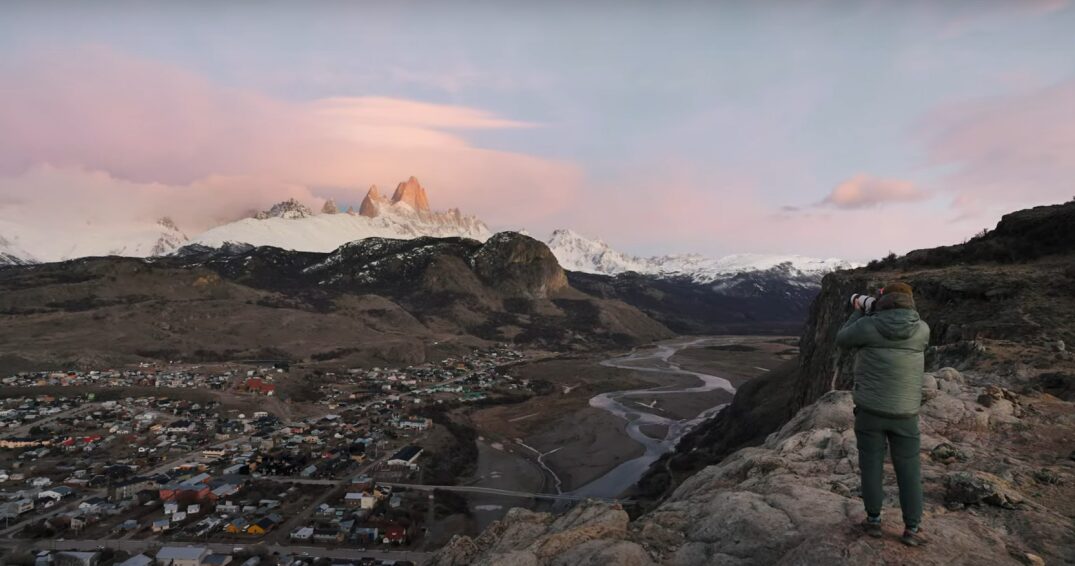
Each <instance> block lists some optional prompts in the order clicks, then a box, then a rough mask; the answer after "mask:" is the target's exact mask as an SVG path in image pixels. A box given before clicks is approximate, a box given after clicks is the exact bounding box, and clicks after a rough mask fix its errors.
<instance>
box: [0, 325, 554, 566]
mask: <svg viewBox="0 0 1075 566" xmlns="http://www.w3.org/2000/svg"><path fill="white" fill-rule="evenodd" d="M524 359H526V355H525V354H523V353H522V352H520V351H517V350H514V349H511V348H508V347H506V346H497V347H493V348H488V349H484V350H475V351H473V352H472V353H470V354H468V355H465V356H461V357H457V358H448V359H445V360H443V361H441V362H440V363H435V364H422V365H417V366H412V367H406V368H380V367H374V368H344V369H336V370H328V369H322V368H320V367H319V368H318V369H315V370H313V371H312V372H309V373H306V374H305V375H300V374H301V373H302V372H300V371H297V370H296V368H294V367H291V366H290V364H287V363H281V362H272V361H269V362H266V361H262V362H257V363H251V364H223V365H217V366H212V365H192V364H182V363H173V364H167V365H159V366H158V365H152V364H142V365H140V366H139V367H136V368H127V369H109V370H94V371H65V372H24V373H19V374H16V375H11V376H7V377H5V378H3V379H0V392H2V394H3V395H2V397H3V398H2V400H0V521H2V522H0V552H6V553H7V554H6V555H4V559H5V563H8V564H16V563H25V564H35V565H44V564H58V565H59V564H85V565H91V566H94V565H109V564H117V565H119V564H122V565H128V566H135V565H145V564H151V563H156V564H176V565H192V566H194V565H197V566H201V565H223V564H229V563H235V564H247V565H252V564H259V563H260V564H296V565H297V564H313V563H314V562H317V563H318V564H322V563H324V564H347V563H354V564H359V563H362V564H380V563H384V564H409V563H420V562H421V561H422V559H423V557H424V553H423V552H421V551H420V550H419V549H420V548H421V542H422V540H423V537H424V536H425V533H426V531H427V529H428V528H429V525H430V524H432V523H433V522H434V521H436V519H437V518H438V517H440V516H442V515H444V514H447V513H451V512H453V509H458V507H459V506H461V505H462V506H464V507H465V505H466V502H465V500H462V498H461V496H460V495H458V494H457V493H453V492H451V491H448V490H445V489H439V488H438V489H430V488H429V487H428V486H432V485H443V486H449V485H452V484H454V483H455V482H456V481H457V480H458V479H459V478H458V477H457V476H458V473H459V469H461V468H459V466H461V465H464V464H465V462H462V461H461V460H463V459H465V458H467V450H466V448H465V446H464V445H465V444H466V443H467V442H468V441H469V442H471V443H472V439H468V438H461V439H460V438H455V437H453V434H454V435H457V436H458V435H460V434H462V435H463V436H464V437H465V433H460V432H459V431H460V427H459V426H458V425H454V424H453V423H451V422H450V418H448V417H446V415H448V414H449V412H450V411H451V410H452V409H455V408H459V407H466V406H468V405H475V404H488V403H500V402H512V401H513V400H519V399H526V398H528V397H530V396H532V395H534V394H535V391H537V390H540V389H542V385H543V384H541V383H531V382H529V381H527V380H524V379H516V378H513V377H512V376H511V375H510V367H511V366H512V365H514V364H517V363H519V362H520V361H523V360H524ZM436 429H440V432H439V433H437V434H431V433H433V432H436ZM412 486H413V487H412ZM154 561H155V562H154Z"/></svg>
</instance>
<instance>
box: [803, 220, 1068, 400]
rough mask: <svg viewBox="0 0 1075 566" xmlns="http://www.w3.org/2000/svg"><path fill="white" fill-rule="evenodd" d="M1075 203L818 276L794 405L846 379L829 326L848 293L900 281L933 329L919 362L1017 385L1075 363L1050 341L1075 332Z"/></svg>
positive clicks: (837, 321) (841, 313)
mask: <svg viewBox="0 0 1075 566" xmlns="http://www.w3.org/2000/svg"><path fill="white" fill-rule="evenodd" d="M1073 265H1075V201H1072V202H1069V203H1067V204H1063V205H1057V206H1048V207H1038V208H1034V209H1030V210H1024V211H1020V212H1015V213H1012V214H1008V215H1006V216H1004V218H1003V219H1002V220H1001V221H1000V223H999V224H998V225H997V228H996V229H995V230H994V231H992V232H989V233H988V234H986V235H984V236H981V237H979V238H976V239H974V240H971V241H970V242H967V243H966V244H961V245H958V246H948V247H942V248H935V249H931V250H917V251H914V252H911V253H909V254H907V255H906V256H904V257H902V258H890V259H886V260H884V261H881V262H873V263H871V264H870V265H869V266H867V267H865V268H862V269H856V270H853V271H841V272H836V273H833V274H830V275H828V276H826V277H825V279H824V281H823V284H822V289H821V293H820V295H819V296H818V298H817V300H816V301H815V302H814V304H813V305H812V307H811V310H810V317H809V319H808V321H807V330H806V332H805V333H804V334H803V336H802V341H801V344H800V347H801V351H802V353H801V355H800V358H799V360H800V361H799V369H800V377H799V380H798V382H797V388H796V389H797V393H796V396H797V401H796V403H795V404H794V405H793V409H794V408H798V407H802V406H805V405H807V404H809V403H811V402H813V400H815V399H817V398H818V397H819V396H820V395H822V394H823V393H824V392H826V391H828V390H830V389H833V388H839V389H847V388H849V387H850V386H851V384H852V379H853V375H852V372H851V366H850V362H851V357H850V355H849V353H847V352H838V351H837V350H836V348H835V345H834V339H835V336H836V332H837V331H838V330H839V329H840V326H841V325H842V324H843V322H844V320H845V319H846V317H847V315H848V314H849V313H848V307H847V298H848V297H850V296H851V294H852V293H862V292H874V291H876V290H877V289H878V288H880V287H882V286H883V285H885V284H886V283H887V282H889V281H893V280H904V281H907V282H909V283H910V284H911V285H912V286H913V287H914V290H915V302H916V304H917V305H918V310H919V312H920V313H921V314H922V317H923V319H924V320H925V321H926V322H927V323H929V325H930V328H931V330H932V333H931V340H930V346H931V347H930V350H929V352H928V353H927V364H928V366H930V367H931V368H933V369H936V368H940V367H944V366H946V365H954V366H957V367H959V368H964V369H967V368H978V369H986V370H989V371H991V372H993V373H995V374H996V375H997V376H998V381H1003V383H998V385H1007V386H1009V387H1012V388H1017V389H1018V388H1021V387H1025V386H1028V385H1033V384H1034V382H1035V381H1036V377H1037V376H1038V375H1041V374H1045V373H1049V372H1054V373H1055V372H1071V371H1072V370H1075V364H1073V363H1072V360H1071V359H1069V357H1068V356H1064V355H1063V353H1059V354H1060V355H1058V352H1055V347H1054V344H1055V343H1056V342H1057V341H1058V340H1059V341H1065V340H1066V341H1068V342H1070V341H1071V340H1073V339H1075V324H1072V321H1075V295H1072V294H1071V293H1070V292H1058V289H1072V288H1075V267H1072V266H1073Z"/></svg>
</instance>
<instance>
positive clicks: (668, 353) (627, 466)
mask: <svg viewBox="0 0 1075 566" xmlns="http://www.w3.org/2000/svg"><path fill="white" fill-rule="evenodd" d="M776 340H777V339H776V338H774V337H772V336H720V337H703V338H695V337H687V338H677V339H675V340H671V341H665V342H662V343H659V344H656V345H653V346H648V347H646V348H640V349H639V350H638V351H636V352H634V353H624V354H621V355H620V356H614V357H613V358H611V359H607V356H605V357H597V356H579V357H571V358H556V359H550V360H542V361H539V362H535V363H532V364H526V365H522V366H519V367H517V368H515V369H514V372H515V373H516V374H517V375H518V376H519V377H522V378H526V379H542V380H545V381H548V382H550V383H552V384H553V385H554V386H555V387H556V388H557V392H556V393H553V394H550V395H545V396H542V397H538V398H534V399H531V400H528V401H526V402H524V403H520V404H516V405H510V406H499V407H491V408H488V409H483V410H481V411H477V412H475V413H473V414H472V415H471V421H472V422H473V424H474V426H475V427H476V428H477V429H478V430H479V433H480V434H482V435H483V436H484V437H485V438H486V439H487V440H488V441H490V442H494V443H497V444H498V445H500V446H502V447H504V449H505V450H507V451H510V452H509V453H510V454H511V455H512V457H518V458H525V459H528V460H529V461H530V462H531V464H532V465H533V466H535V467H536V468H537V469H542V468H547V469H548V472H546V476H547V477H548V478H547V481H546V482H545V486H544V487H545V489H546V490H548V491H553V492H555V491H556V489H557V487H559V490H560V491H563V492H578V491H579V490H582V489H584V488H586V486H590V488H591V489H593V490H595V491H594V493H592V495H596V496H603V497H611V496H614V495H616V494H610V493H608V490H610V489H616V487H615V486H617V485H620V484H624V483H626V484H627V485H628V486H629V484H631V483H633V481H634V479H636V478H635V476H638V475H640V474H641V473H642V470H644V468H645V467H646V466H648V465H649V462H651V461H652V460H653V459H656V457H658V456H659V455H660V454H663V453H664V452H665V451H667V450H668V449H669V448H670V447H671V446H672V445H674V443H675V441H676V440H678V437H679V436H680V435H681V434H682V432H683V430H685V428H686V427H689V426H691V424H690V423H692V422H696V421H697V420H699V416H700V415H709V414H712V412H713V411H714V410H715V408H718V407H720V406H722V405H724V404H726V403H728V402H729V401H730V400H731V397H732V392H733V391H734V388H735V387H736V386H738V385H739V384H742V383H744V382H745V381H747V380H749V379H751V378H753V377H756V376H758V375H762V374H764V373H765V372H766V371H767V370H769V369H771V368H774V367H776V366H777V365H779V364H780V363H781V361H782V360H781V357H780V355H779V352H781V351H784V350H787V349H788V348H789V347H790V346H788V345H787V344H786V343H777V342H776ZM729 345H742V346H741V347H740V349H744V350H745V349H747V348H749V351H735V350H727V349H722V348H724V347H727V346H729ZM710 347H713V349H710ZM725 371H726V372H727V376H728V379H727V380H725V379H724V375H725V374H724V372H725ZM716 384H719V385H720V386H716ZM603 394H609V395H608V398H610V399H615V400H617V401H616V402H619V403H622V408H623V411H622V413H623V414H622V415H621V414H617V413H616V412H612V411H609V410H608V409H607V407H601V406H593V400H594V399H595V398H598V397H599V396H602V395H603ZM643 415H649V416H646V417H642V416H643ZM640 417H641V418H640ZM628 421H637V422H636V423H635V426H633V427H631V428H628V426H627V425H628ZM487 456H488V454H487ZM539 458H540V460H541V462H540V463H539V462H538V459H539ZM479 465H480V466H481V465H483V464H479ZM489 465H490V466H493V464H489ZM636 468H637V469H636ZM617 469H618V470H619V471H618V472H616V476H617V478H618V479H617V480H616V481H612V480H609V479H607V476H608V475H609V474H610V473H613V472H614V470H617ZM602 478H606V479H605V480H604V483H603V485H605V486H607V487H604V488H602V487H601V485H595V484H594V482H598V481H599V480H602ZM520 483H521V484H526V485H532V481H530V480H524V481H522V482H520ZM557 483H558V486H557ZM526 485H518V486H516V487H517V488H519V489H526ZM598 491H600V493H598ZM516 504H518V502H516Z"/></svg>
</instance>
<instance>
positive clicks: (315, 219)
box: [195, 177, 492, 252]
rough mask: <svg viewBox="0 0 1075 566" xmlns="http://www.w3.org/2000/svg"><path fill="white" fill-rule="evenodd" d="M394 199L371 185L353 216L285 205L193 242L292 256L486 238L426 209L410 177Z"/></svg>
mask: <svg viewBox="0 0 1075 566" xmlns="http://www.w3.org/2000/svg"><path fill="white" fill-rule="evenodd" d="M397 197H398V200H397V201H396V202H393V201H391V200H389V199H386V198H385V197H384V196H383V195H382V194H381V193H380V191H379V190H378V189H377V186H376V185H373V186H371V187H370V188H369V191H368V192H367V193H366V197H365V198H364V199H363V200H362V204H361V206H360V207H359V211H358V213H357V214H355V213H354V212H353V211H349V212H350V213H349V214H317V215H310V214H309V210H308V209H306V208H305V207H302V205H299V204H298V203H293V202H292V201H288V202H286V203H281V204H280V205H278V206H277V207H273V210H269V211H267V212H264V213H261V214H259V215H258V216H257V217H256V218H255V219H249V218H247V219H243V220H239V221H237V222H232V223H229V224H224V225H222V226H217V227H215V228H212V229H210V230H208V231H206V232H205V233H203V234H201V235H200V236H198V237H197V238H195V240H196V241H198V242H200V243H203V244H206V245H209V246H219V245H220V244H222V243H223V242H227V241H236V242H247V243H250V244H254V245H256V246H275V247H279V248H283V249H289V250H297V251H310V252H331V251H332V250H335V249H336V248H338V247H339V246H341V245H343V244H345V243H347V242H351V241H354V240H359V239H362V238H370V237H382V238H418V237H421V236H432V237H440V238H446V237H457V236H458V237H465V238H472V239H475V240H478V241H484V240H486V239H487V238H488V237H489V236H490V235H492V232H491V231H490V230H489V227H488V226H486V225H485V223H483V222H482V221H481V220H479V219H478V218H476V217H474V216H470V215H465V214H463V213H462V212H459V211H458V209H451V210H448V211H443V212H442V211H431V210H429V208H428V197H427V196H426V194H425V189H423V188H421V185H419V184H418V181H417V179H414V178H413V177H412V178H411V179H410V180H408V181H406V182H403V183H400V189H399V190H397ZM299 207H301V208H299ZM337 210H338V207H337ZM274 211H275V214H274ZM285 220H286V221H285Z"/></svg>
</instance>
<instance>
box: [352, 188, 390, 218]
mask: <svg viewBox="0 0 1075 566" xmlns="http://www.w3.org/2000/svg"><path fill="white" fill-rule="evenodd" d="M383 202H385V199H384V197H383V196H381V192H380V191H379V190H377V185H370V190H369V191H368V192H367V193H366V198H364V199H362V204H361V206H359V207H358V213H359V214H360V215H362V216H365V217H366V218H376V217H377V215H378V214H379V213H380V210H381V203H383Z"/></svg>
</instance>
